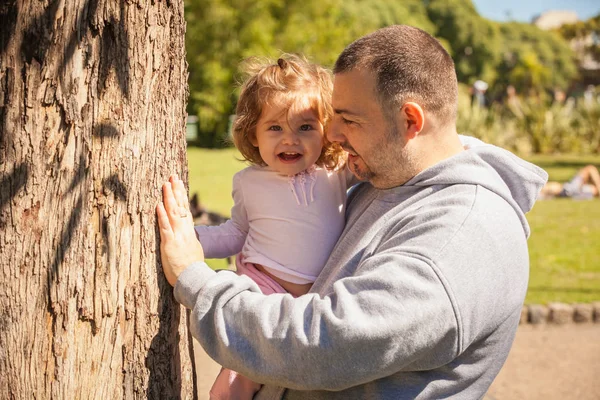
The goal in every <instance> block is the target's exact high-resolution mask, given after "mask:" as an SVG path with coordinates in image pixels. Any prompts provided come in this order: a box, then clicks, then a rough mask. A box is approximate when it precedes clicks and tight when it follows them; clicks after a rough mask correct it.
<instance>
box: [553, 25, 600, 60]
mask: <svg viewBox="0 0 600 400" xmlns="http://www.w3.org/2000/svg"><path fill="white" fill-rule="evenodd" d="M556 31H557V32H558V34H559V35H561V36H562V37H563V38H565V39H566V40H568V41H570V42H573V43H574V44H575V46H576V47H577V50H576V52H577V58H578V59H579V60H580V61H583V60H584V59H585V58H586V56H588V57H590V58H591V59H592V60H595V61H596V62H600V14H599V15H597V16H595V17H593V18H590V19H588V20H587V21H578V22H576V23H574V24H565V25H562V26H560V27H559V28H557V29H556Z"/></svg>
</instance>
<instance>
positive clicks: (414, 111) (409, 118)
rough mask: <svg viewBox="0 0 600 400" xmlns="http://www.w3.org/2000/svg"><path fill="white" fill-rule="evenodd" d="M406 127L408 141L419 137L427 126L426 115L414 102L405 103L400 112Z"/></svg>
mask: <svg viewBox="0 0 600 400" xmlns="http://www.w3.org/2000/svg"><path fill="white" fill-rule="evenodd" d="M400 112H401V113H402V117H403V120H404V124H405V127H406V135H407V136H406V137H407V139H413V138H414V137H415V136H417V135H418V134H419V133H420V132H421V131H422V130H423V126H424V125H425V113H424V112H423V109H422V108H421V106H420V105H418V104H417V103H414V102H408V103H405V104H404V105H403V106H402V109H401V110H400Z"/></svg>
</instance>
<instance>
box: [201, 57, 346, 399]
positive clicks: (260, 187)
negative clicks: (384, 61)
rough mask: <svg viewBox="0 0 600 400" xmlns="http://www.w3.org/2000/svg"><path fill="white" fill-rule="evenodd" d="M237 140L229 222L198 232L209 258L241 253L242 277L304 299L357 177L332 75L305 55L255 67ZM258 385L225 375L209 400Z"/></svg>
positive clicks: (245, 88) (246, 394) (250, 392)
mask: <svg viewBox="0 0 600 400" xmlns="http://www.w3.org/2000/svg"><path fill="white" fill-rule="evenodd" d="M249 72H250V76H249V78H248V79H247V80H246V82H245V83H244V84H243V85H242V89H241V93H240V98H239V100H238V104H237V110H236V114H237V118H236V120H235V123H234V125H233V141H234V143H235V146H236V147H237V148H238V150H239V151H240V152H241V154H242V156H243V157H244V159H245V160H247V161H248V162H249V163H250V164H251V166H249V167H247V168H246V169H244V170H242V171H240V172H238V173H237V174H236V175H235V176H234V177H233V200H234V206H233V208H232V209H231V220H229V221H227V222H226V223H225V224H222V225H220V226H216V227H215V226H212V227H211V226H197V227H196V228H195V229H196V234H197V236H198V239H199V240H200V242H201V243H202V247H203V249H204V254H205V256H206V257H207V258H224V257H228V256H231V255H235V254H237V255H238V256H237V257H236V267H237V273H238V274H241V275H246V276H248V277H249V278H251V279H253V280H254V281H255V282H256V283H257V284H258V286H259V287H260V289H261V290H262V292H263V293H264V294H271V293H286V292H287V293H289V294H291V295H292V296H300V295H302V294H305V293H306V292H307V291H308V290H309V289H310V286H311V285H312V283H313V282H314V281H315V279H316V278H317V275H318V274H319V272H320V271H321V269H322V268H323V267H324V265H325V263H326V261H327V259H328V257H329V254H330V253H331V251H332V249H333V246H334V245H335V244H336V242H337V240H338V237H339V235H340V234H341V232H342V229H343V228H344V212H345V206H346V189H347V187H348V185H349V183H350V181H351V180H352V174H351V173H350V172H349V171H348V170H347V169H346V168H345V159H344V152H343V151H342V149H341V148H340V147H339V146H338V145H334V144H332V143H330V142H328V141H327V139H326V137H325V135H324V130H325V127H326V124H327V122H328V121H329V119H330V118H331V116H332V107H331V92H332V86H333V85H332V80H331V75H330V74H329V73H328V72H327V71H326V70H325V69H323V68H321V67H319V66H317V65H315V64H311V63H308V62H307V61H306V60H304V59H302V58H300V57H297V56H286V57H284V58H280V59H279V60H277V63H276V64H267V65H264V64H263V65H252V66H250V68H249ZM260 386H261V385H260V384H257V383H254V382H252V381H250V380H249V379H248V378H246V377H244V376H242V375H240V374H237V373H235V372H233V371H230V370H227V369H222V370H221V373H220V374H219V376H218V377H217V380H216V381H215V383H214V385H213V387H212V389H211V399H251V398H252V397H253V396H254V394H255V393H256V391H258V389H260Z"/></svg>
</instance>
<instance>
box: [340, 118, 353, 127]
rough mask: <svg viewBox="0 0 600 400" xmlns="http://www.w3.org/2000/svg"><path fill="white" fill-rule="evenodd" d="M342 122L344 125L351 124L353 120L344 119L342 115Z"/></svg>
mask: <svg viewBox="0 0 600 400" xmlns="http://www.w3.org/2000/svg"><path fill="white" fill-rule="evenodd" d="M342 122H343V123H344V124H346V125H352V124H353V123H354V121H350V120H349V119H346V118H344V117H342Z"/></svg>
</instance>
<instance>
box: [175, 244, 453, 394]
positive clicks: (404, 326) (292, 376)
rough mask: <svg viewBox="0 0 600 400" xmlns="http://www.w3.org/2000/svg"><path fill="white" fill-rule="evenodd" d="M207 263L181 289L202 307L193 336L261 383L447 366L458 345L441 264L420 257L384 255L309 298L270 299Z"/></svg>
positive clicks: (309, 382) (299, 385) (354, 379)
mask: <svg viewBox="0 0 600 400" xmlns="http://www.w3.org/2000/svg"><path fill="white" fill-rule="evenodd" d="M197 269H198V268H191V267H190V268H188V270H186V271H184V273H183V274H182V275H181V277H180V278H179V281H178V283H177V286H176V288H175V293H176V297H177V299H178V300H179V301H180V302H181V303H182V304H184V305H185V306H186V307H189V308H191V309H192V315H191V332H192V334H193V335H194V337H195V338H196V339H197V340H198V341H199V342H200V343H201V344H202V346H203V347H204V349H205V350H206V351H207V353H208V354H209V355H210V356H211V357H212V358H214V359H215V360H216V361H217V362H219V363H220V364H221V365H223V366H224V367H226V368H230V369H233V370H235V371H238V372H240V373H242V374H244V375H246V376H248V377H249V378H250V379H252V380H254V381H256V382H260V383H263V384H271V385H277V386H283V387H288V388H291V389H297V390H342V389H346V388H349V387H351V386H355V385H359V384H363V383H366V382H370V381H373V380H376V379H380V378H383V377H385V376H389V375H391V374H393V373H396V372H398V371H402V370H405V371H410V370H412V371H416V370H422V369H430V368H433V367H435V366H439V365H443V364H445V363H447V362H449V361H450V360H452V359H453V358H454V357H455V356H456V354H457V352H458V342H459V340H458V331H459V328H458V322H457V321H458V317H457V316H456V313H455V311H454V307H453V304H452V301H451V300H450V297H449V296H448V294H447V291H446V290H445V287H444V283H443V281H442V280H441V279H440V277H439V274H438V273H437V272H436V267H435V265H433V264H432V262H431V261H429V260H426V259H423V258H421V256H419V255H415V254H410V253H404V252H402V251H382V252H379V253H377V254H376V255H373V256H370V257H368V258H366V259H364V260H363V262H362V263H361V264H360V265H359V267H358V270H357V271H356V273H355V274H354V275H353V276H350V277H347V278H344V279H341V280H339V281H337V282H336V283H335V284H334V286H333V290H332V292H331V293H329V294H327V295H325V296H319V295H318V294H315V293H309V294H307V295H304V296H301V297H299V298H293V297H292V296H291V295H289V294H273V295H270V296H264V295H262V294H261V293H260V292H259V291H258V289H257V288H256V284H255V283H254V282H252V281H251V280H250V279H249V278H247V277H244V276H236V275H234V274H233V273H227V274H226V273H219V274H215V275H214V276H212V277H209V278H208V279H202V278H199V276H201V272H197V271H196V270H197ZM332 362H334V363H335V364H336V366H335V367H333V368H332Z"/></svg>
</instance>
